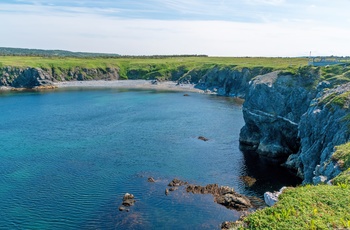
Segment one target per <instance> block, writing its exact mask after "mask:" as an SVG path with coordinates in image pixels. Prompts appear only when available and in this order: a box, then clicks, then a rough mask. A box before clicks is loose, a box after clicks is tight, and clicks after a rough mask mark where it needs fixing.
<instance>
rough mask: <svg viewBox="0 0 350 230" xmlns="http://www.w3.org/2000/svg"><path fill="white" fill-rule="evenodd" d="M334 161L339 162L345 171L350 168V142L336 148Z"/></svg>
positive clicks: (333, 156)
mask: <svg viewBox="0 0 350 230" xmlns="http://www.w3.org/2000/svg"><path fill="white" fill-rule="evenodd" d="M332 160H334V161H336V162H338V164H339V165H340V167H341V168H342V169H343V170H344V169H349V168H350V142H348V143H345V144H342V145H338V146H336V147H335V152H334V153H333V155H332Z"/></svg>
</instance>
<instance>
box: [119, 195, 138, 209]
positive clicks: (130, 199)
mask: <svg viewBox="0 0 350 230" xmlns="http://www.w3.org/2000/svg"><path fill="white" fill-rule="evenodd" d="M134 204H135V197H134V195H133V194H130V193H125V195H124V197H123V203H122V205H124V206H127V207H129V206H132V205H134Z"/></svg>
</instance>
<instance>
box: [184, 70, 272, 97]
mask: <svg viewBox="0 0 350 230" xmlns="http://www.w3.org/2000/svg"><path fill="white" fill-rule="evenodd" d="M270 71H271V68H264V67H256V68H242V69H235V68H230V67H225V68H219V67H212V68H208V69H205V70H204V71H203V70H202V69H193V70H191V71H189V72H187V73H185V74H184V75H183V76H182V77H181V78H180V79H179V82H191V83H194V84H197V85H196V87H197V88H199V89H202V90H207V91H211V92H215V93H217V94H218V95H222V96H232V97H242V98H244V97H245V95H246V92H247V89H248V86H249V81H250V80H251V79H252V78H253V77H255V76H257V75H259V74H265V73H268V72H270Z"/></svg>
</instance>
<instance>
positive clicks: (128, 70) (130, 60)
mask: <svg viewBox="0 0 350 230" xmlns="http://www.w3.org/2000/svg"><path fill="white" fill-rule="evenodd" d="M305 65H307V59H306V58H264V57H261V58H250V57H201V56H198V57H182V56H175V57H113V58H100V57H97V58H73V57H29V56H0V67H4V66H11V67H18V68H26V67H34V68H42V69H55V70H56V71H62V72H65V71H68V70H70V69H74V68H76V67H79V68H81V69H83V68H86V69H106V68H118V69H119V74H120V77H121V78H124V79H135V78H143V79H150V78H154V77H158V78H162V79H165V80H171V73H172V72H174V71H175V70H176V71H178V70H179V69H182V70H183V72H184V73H186V72H188V71H190V70H193V69H201V68H202V69H208V68H211V67H214V66H217V67H219V68H223V67H230V68H237V69H239V68H240V69H241V68H244V67H245V68H256V67H265V68H271V69H272V70H282V69H285V68H288V67H289V68H297V67H300V66H305ZM136 72H137V73H136Z"/></svg>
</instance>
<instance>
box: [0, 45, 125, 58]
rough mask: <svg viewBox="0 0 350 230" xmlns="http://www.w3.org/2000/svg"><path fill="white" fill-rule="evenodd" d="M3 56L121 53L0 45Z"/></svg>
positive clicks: (104, 55) (69, 55)
mask: <svg viewBox="0 0 350 230" xmlns="http://www.w3.org/2000/svg"><path fill="white" fill-rule="evenodd" d="M0 55H1V56H37V57H119V56H120V55H119V54H106V53H86V52H71V51H66V50H41V49H22V48H8V47H0Z"/></svg>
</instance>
